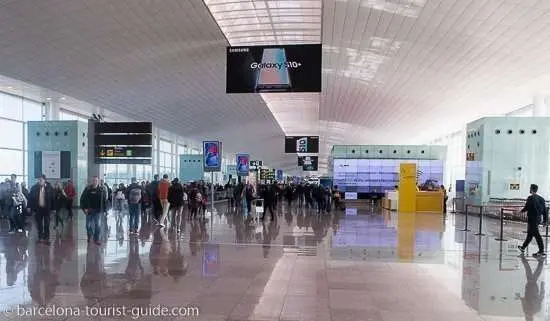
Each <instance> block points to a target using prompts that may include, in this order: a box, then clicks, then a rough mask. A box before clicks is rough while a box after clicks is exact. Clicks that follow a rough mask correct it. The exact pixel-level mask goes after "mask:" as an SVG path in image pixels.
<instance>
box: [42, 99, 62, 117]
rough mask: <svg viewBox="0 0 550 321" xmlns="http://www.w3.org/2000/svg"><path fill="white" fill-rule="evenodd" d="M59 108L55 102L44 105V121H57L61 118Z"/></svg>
mask: <svg viewBox="0 0 550 321" xmlns="http://www.w3.org/2000/svg"><path fill="white" fill-rule="evenodd" d="M60 114H61V106H60V105H59V104H58V103H55V102H49V103H47V104H46V120H59V119H60V117H61V115H60Z"/></svg>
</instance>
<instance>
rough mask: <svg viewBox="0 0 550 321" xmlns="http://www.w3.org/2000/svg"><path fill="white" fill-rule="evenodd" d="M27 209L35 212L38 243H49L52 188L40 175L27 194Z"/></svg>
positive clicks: (53, 205)
mask: <svg viewBox="0 0 550 321" xmlns="http://www.w3.org/2000/svg"><path fill="white" fill-rule="evenodd" d="M29 209H30V210H31V211H32V212H33V213H34V214H35V218H36V226H37V228H38V243H44V244H46V245H49V244H50V215H51V213H52V212H55V204H54V190H53V188H52V186H51V185H50V183H48V182H47V181H46V176H45V175H42V176H40V178H39V179H38V183H36V184H35V185H34V186H33V187H32V188H31V192H30V194H29Z"/></svg>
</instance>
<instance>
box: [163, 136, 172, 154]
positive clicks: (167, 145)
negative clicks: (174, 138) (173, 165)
mask: <svg viewBox="0 0 550 321" xmlns="http://www.w3.org/2000/svg"><path fill="white" fill-rule="evenodd" d="M160 151H161V152H166V153H171V152H172V144H171V143H170V142H169V141H166V140H162V139H161V140H160Z"/></svg>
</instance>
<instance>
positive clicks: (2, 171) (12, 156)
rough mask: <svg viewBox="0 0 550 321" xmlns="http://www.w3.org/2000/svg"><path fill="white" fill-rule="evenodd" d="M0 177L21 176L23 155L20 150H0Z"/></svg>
mask: <svg viewBox="0 0 550 321" xmlns="http://www.w3.org/2000/svg"><path fill="white" fill-rule="evenodd" d="M0 159H1V160H2V161H1V162H0V175H2V176H4V175H11V174H17V175H23V153H22V152H21V151H20V150H9V149H0Z"/></svg>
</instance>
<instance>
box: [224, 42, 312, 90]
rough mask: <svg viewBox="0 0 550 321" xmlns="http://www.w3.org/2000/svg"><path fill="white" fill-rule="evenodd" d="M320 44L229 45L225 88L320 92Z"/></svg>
mask: <svg viewBox="0 0 550 321" xmlns="http://www.w3.org/2000/svg"><path fill="white" fill-rule="evenodd" d="M321 61H322V50H321V44H313V45H286V46H247V47H227V78H226V92H227V93H229V94H231V93H262V92H321Z"/></svg>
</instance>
